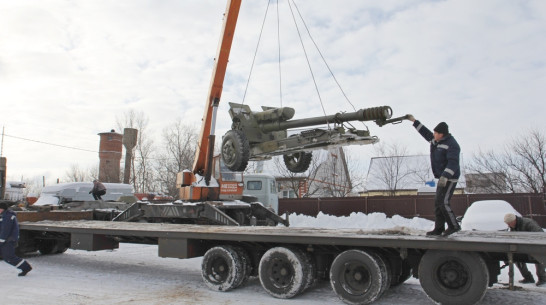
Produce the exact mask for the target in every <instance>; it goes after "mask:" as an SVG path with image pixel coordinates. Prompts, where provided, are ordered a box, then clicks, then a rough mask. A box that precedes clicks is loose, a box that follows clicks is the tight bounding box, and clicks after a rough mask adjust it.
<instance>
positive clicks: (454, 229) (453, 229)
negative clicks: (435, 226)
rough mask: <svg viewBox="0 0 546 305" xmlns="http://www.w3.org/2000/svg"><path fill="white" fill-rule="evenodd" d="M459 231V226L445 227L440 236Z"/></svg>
mask: <svg viewBox="0 0 546 305" xmlns="http://www.w3.org/2000/svg"><path fill="white" fill-rule="evenodd" d="M459 231H461V228H460V227H457V228H447V230H445V231H444V232H443V233H442V236H449V235H451V234H453V233H455V232H459Z"/></svg>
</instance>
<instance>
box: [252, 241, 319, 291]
mask: <svg viewBox="0 0 546 305" xmlns="http://www.w3.org/2000/svg"><path fill="white" fill-rule="evenodd" d="M302 254H303V251H301V250H299V249H295V248H285V247H276V248H271V249H269V250H268V251H267V252H265V254H264V255H263V256H262V259H261V260H260V266H259V267H258V275H259V277H260V283H261V284H262V287H263V288H264V289H265V291H267V293H269V294H270V295H271V296H273V297H275V298H278V299H289V298H292V297H294V296H296V295H298V294H299V293H301V292H303V290H305V288H307V286H308V285H311V283H310V275H309V273H310V272H312V270H310V268H309V261H308V260H307V257H306V256H305V255H302Z"/></svg>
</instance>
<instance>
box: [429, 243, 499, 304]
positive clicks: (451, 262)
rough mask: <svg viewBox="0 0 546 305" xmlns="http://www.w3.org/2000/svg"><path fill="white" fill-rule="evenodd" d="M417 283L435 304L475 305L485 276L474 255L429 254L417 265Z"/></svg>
mask: <svg viewBox="0 0 546 305" xmlns="http://www.w3.org/2000/svg"><path fill="white" fill-rule="evenodd" d="M419 281H420V282H421V286H422V287H423V290H424V291H425V292H426V293H427V295H428V296H429V297H430V298H431V299H432V300H434V301H436V302H439V303H442V304H446V305H448V304H475V303H477V302H479V301H480V300H481V299H482V298H483V296H484V295H485V291H486V290H487V285H488V284H489V272H488V269H487V265H486V264H485V261H484V260H483V258H482V257H481V256H480V255H479V254H478V253H474V252H461V251H438V250H429V251H427V252H426V253H425V255H423V257H422V258H421V263H420V264H419Z"/></svg>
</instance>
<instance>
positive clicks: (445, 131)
mask: <svg viewBox="0 0 546 305" xmlns="http://www.w3.org/2000/svg"><path fill="white" fill-rule="evenodd" d="M434 131H436V132H437V133H441V134H444V135H446V134H448V133H449V127H448V126H447V124H446V122H440V124H438V125H436V127H434Z"/></svg>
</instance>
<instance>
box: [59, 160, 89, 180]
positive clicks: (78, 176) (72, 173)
mask: <svg viewBox="0 0 546 305" xmlns="http://www.w3.org/2000/svg"><path fill="white" fill-rule="evenodd" d="M65 181H67V182H84V181H89V176H88V173H87V172H86V171H85V170H83V169H81V168H80V167H79V165H78V164H72V165H70V168H69V169H68V170H67V171H66V174H65Z"/></svg>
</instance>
